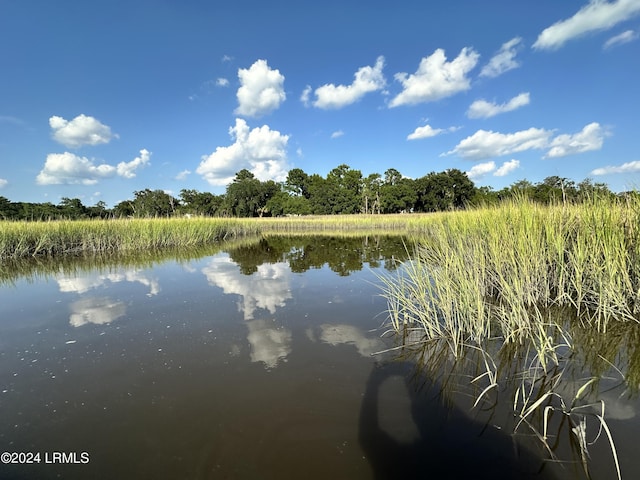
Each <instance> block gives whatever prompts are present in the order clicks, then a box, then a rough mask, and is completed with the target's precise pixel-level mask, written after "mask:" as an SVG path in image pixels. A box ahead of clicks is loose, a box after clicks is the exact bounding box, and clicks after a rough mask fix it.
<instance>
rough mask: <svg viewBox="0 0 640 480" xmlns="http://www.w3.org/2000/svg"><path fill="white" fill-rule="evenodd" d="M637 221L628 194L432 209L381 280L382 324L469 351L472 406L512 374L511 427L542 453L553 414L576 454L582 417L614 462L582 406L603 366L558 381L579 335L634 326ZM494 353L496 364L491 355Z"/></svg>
mask: <svg viewBox="0 0 640 480" xmlns="http://www.w3.org/2000/svg"><path fill="white" fill-rule="evenodd" d="M638 220H640V202H638V201H637V200H636V199H630V200H628V201H616V200H611V199H604V198H592V199H590V200H589V201H587V202H585V203H582V204H575V205H574V204H557V205H552V206H542V205H539V204H535V203H533V202H530V201H528V200H527V199H524V198H521V199H516V200H514V201H511V202H506V203H502V204H500V205H497V206H493V207H486V208H480V209H476V210H467V211H462V212H452V213H446V214H438V215H434V216H433V217H432V218H431V221H430V223H429V226H428V229H426V230H425V233H424V236H423V239H422V241H421V242H418V243H417V244H416V246H415V253H414V257H413V259H412V260H411V261H408V262H405V264H404V265H403V268H402V269H401V270H400V273H398V274H396V275H393V276H386V277H383V278H382V281H383V295H384V296H385V297H386V299H387V303H388V312H389V321H390V324H391V327H392V328H393V329H394V330H395V331H397V332H399V333H403V332H406V331H407V330H411V331H412V332H413V336H414V338H415V335H416V333H415V332H416V331H418V332H419V334H420V336H421V339H422V341H423V342H425V343H426V344H429V345H432V344H434V343H436V344H440V345H447V348H448V350H449V355H450V356H451V357H452V358H454V359H456V360H455V361H459V360H464V359H465V358H466V357H468V356H469V355H471V354H472V353H473V352H476V353H475V354H477V352H481V353H482V355H481V358H482V361H481V362H480V366H481V367H482V368H481V373H478V374H477V375H475V376H474V378H473V379H472V381H473V382H474V384H476V386H477V387H478V388H479V391H478V393H477V399H476V402H475V405H477V404H478V403H480V402H481V401H483V400H484V399H486V398H487V397H489V396H490V395H492V394H493V392H494V390H500V389H501V388H502V387H500V385H501V384H503V383H505V382H507V381H510V382H512V381H513V379H514V378H515V379H518V381H519V382H520V383H519V386H516V387H515V388H514V390H513V392H514V398H513V408H514V413H515V414H516V418H519V422H518V423H517V425H516V427H515V429H516V430H517V429H518V427H520V426H521V425H527V426H528V427H529V428H530V429H531V430H532V431H533V432H534V433H535V434H536V435H537V436H538V437H539V438H540V439H541V440H542V441H543V443H544V444H545V445H546V446H547V448H549V447H548V443H547V441H548V439H549V437H548V435H547V432H548V425H549V419H550V418H551V416H552V415H553V412H555V413H556V416H558V415H559V416H560V417H561V418H565V419H566V421H567V424H568V425H569V426H570V431H571V432H572V435H573V437H571V438H575V439H576V444H577V445H578V446H579V452H580V456H581V457H582V458H586V446H587V442H586V441H585V438H586V437H585V435H586V434H585V433H584V431H585V430H584V428H586V427H585V425H586V422H587V419H588V418H591V419H592V421H593V420H595V421H596V423H597V424H598V426H599V429H600V431H601V432H605V434H606V437H607V438H608V440H609V444H610V446H611V450H612V452H613V455H614V458H615V459H616V468H619V467H618V465H617V455H616V451H615V446H614V444H613V440H612V437H611V433H610V431H609V429H608V426H607V424H606V422H605V421H604V406H603V407H602V409H603V410H602V414H599V413H595V414H594V413H593V412H592V410H590V409H592V408H593V407H594V406H595V405H600V403H598V402H592V403H590V404H586V403H585V394H584V392H585V390H586V389H587V388H588V387H590V386H593V385H596V384H597V383H598V381H599V378H600V377H601V376H602V375H603V374H604V373H603V372H604V371H605V370H606V366H603V365H600V366H598V368H595V369H594V371H593V372H592V375H593V376H592V377H591V378H588V379H586V380H585V382H584V385H582V386H579V387H578V388H577V389H576V391H574V392H570V393H567V392H564V391H562V390H561V385H562V382H561V379H562V378H564V377H563V376H564V375H566V373H565V369H566V368H567V366H568V365H569V361H568V360H569V358H570V357H571V356H572V355H574V354H575V353H578V356H580V354H581V352H580V350H579V349H580V348H581V345H584V344H585V339H587V338H593V335H594V334H597V335H601V336H603V337H606V336H607V335H617V334H618V332H619V331H620V328H618V326H619V325H633V326H635V325H637V324H638V319H639V315H638V314H639V309H640V298H639V295H640V289H639V287H640V265H639V263H638V259H639V258H640V255H639V254H640V245H639V241H638V240H639V239H640V237H639V235H640V222H638ZM558 312H570V315H566V314H565V315H558V314H557V313H558ZM569 318H574V319H575V320H573V321H572V322H569V320H568V319H569ZM634 331H635V329H634ZM583 332H584V333H583ZM599 338H602V337H599ZM574 339H575V340H577V343H576V342H574ZM496 344H497V345H498V347H497V350H496ZM514 349H515V350H514ZM516 351H517V354H515V353H514V352H516ZM505 352H510V353H508V355H507V357H508V358H509V359H510V362H511V364H510V365H509V366H508V367H505V365H504V362H500V361H499V360H495V359H497V358H499V357H501V356H504V355H505ZM630 353H631V352H630ZM633 353H635V350H633ZM634 359H635V357H634V358H630V359H629V361H630V362H632V361H634ZM607 360H608V361H609V362H613V361H614V360H615V358H614V357H611V358H608V359H607ZM611 364H612V363H609V367H610V366H611ZM594 366H595V365H594ZM637 387H638V386H637V384H636V385H635V386H634V388H637ZM534 418H537V420H538V422H539V424H535V422H534ZM581 432H582V433H581ZM549 452H550V453H552V452H551V449H550V448H549ZM617 473H618V476H620V472H619V470H618V472H617Z"/></svg>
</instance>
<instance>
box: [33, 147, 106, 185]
mask: <svg viewBox="0 0 640 480" xmlns="http://www.w3.org/2000/svg"><path fill="white" fill-rule="evenodd" d="M115 174H116V167H114V166H112V165H107V164H101V165H94V163H93V160H89V159H88V158H86V157H80V156H77V155H75V154H73V153H69V152H64V153H50V154H49V155H47V160H46V161H45V163H44V168H43V169H42V170H41V171H40V173H39V174H38V176H37V177H36V183H38V184H39V185H56V184H80V185H93V184H95V183H98V180H100V179H102V178H109V177H113V176H114V175H115Z"/></svg>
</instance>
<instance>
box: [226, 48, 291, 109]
mask: <svg viewBox="0 0 640 480" xmlns="http://www.w3.org/2000/svg"><path fill="white" fill-rule="evenodd" d="M238 78H239V79H240V84H241V86H240V88H238V92H237V94H236V96H237V97H238V108H236V111H235V113H236V114H238V115H244V116H248V117H260V116H262V115H265V114H267V113H270V112H272V111H273V110H275V109H277V108H278V107H280V104H281V103H282V102H284V101H285V100H286V98H287V96H286V94H285V92H284V76H283V75H281V74H280V71H279V70H272V69H271V68H269V65H268V64H267V61H266V60H257V61H256V62H255V63H254V64H253V65H251V67H249V68H248V69H244V68H241V69H239V70H238Z"/></svg>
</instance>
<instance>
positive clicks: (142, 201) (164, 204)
mask: <svg viewBox="0 0 640 480" xmlns="http://www.w3.org/2000/svg"><path fill="white" fill-rule="evenodd" d="M133 193H134V195H135V198H134V200H133V202H132V206H133V210H134V215H135V216H136V217H167V216H170V215H173V214H174V213H175V211H176V207H177V206H178V200H177V199H176V198H174V197H172V196H171V195H169V194H168V193H166V192H164V191H162V190H150V189H148V188H145V189H144V190H140V191H136V192H133Z"/></svg>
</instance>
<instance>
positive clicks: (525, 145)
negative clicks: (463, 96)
mask: <svg viewBox="0 0 640 480" xmlns="http://www.w3.org/2000/svg"><path fill="white" fill-rule="evenodd" d="M607 135H608V132H607V131H606V130H605V129H603V128H602V127H601V126H600V124H599V123H596V122H593V123H590V124H589V125H586V126H585V127H584V128H583V129H582V130H581V131H580V132H578V133H575V134H573V135H569V134H562V135H558V136H556V137H555V138H553V139H552V138H551V137H552V136H553V131H552V130H545V129H542V128H529V129H528V130H521V131H519V132H514V133H499V132H492V131H487V130H478V131H477V132H476V133H474V134H473V135H471V136H469V137H467V138H465V139H463V140H462V141H460V143H458V145H456V146H455V148H454V149H453V150H450V151H448V152H446V153H444V154H442V155H451V154H457V155H459V156H460V157H462V158H469V159H482V158H489V157H499V156H502V155H509V154H511V153H517V152H524V151H525V150H542V149H549V150H548V151H547V153H546V155H545V156H544V158H557V157H564V156H567V155H574V154H576V153H583V152H589V151H591V150H599V149H600V148H602V144H603V141H604V137H605V136H607Z"/></svg>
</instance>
